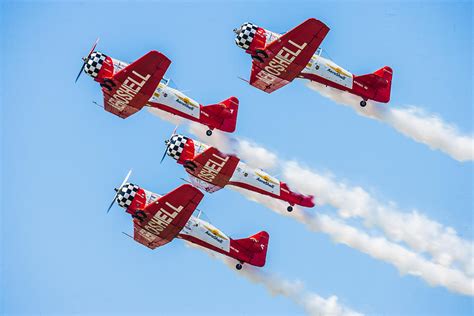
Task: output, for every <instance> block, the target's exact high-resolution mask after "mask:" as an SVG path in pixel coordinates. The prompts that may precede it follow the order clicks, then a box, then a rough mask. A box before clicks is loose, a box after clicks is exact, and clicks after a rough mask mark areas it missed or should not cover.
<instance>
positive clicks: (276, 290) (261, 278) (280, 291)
mask: <svg viewBox="0 0 474 316" xmlns="http://www.w3.org/2000/svg"><path fill="white" fill-rule="evenodd" d="M187 245H188V246H190V247H193V248H197V249H200V250H203V251H204V252H206V253H207V254H208V255H209V256H210V257H212V258H215V259H219V260H221V261H222V262H224V263H225V264H226V265H227V266H228V267H229V268H230V269H232V270H233V271H236V272H237V273H238V274H239V275H242V276H244V277H245V278H246V279H248V280H250V281H251V282H253V283H256V284H261V285H263V286H264V287H265V288H266V289H267V290H268V291H269V292H270V294H271V295H272V296H277V295H281V296H284V297H286V298H289V299H290V300H292V301H293V302H294V303H296V304H297V305H299V306H301V307H303V308H304V310H305V311H306V312H307V313H308V314H309V315H314V316H322V315H328V316H359V315H362V314H360V313H358V312H355V311H353V310H351V309H349V308H347V307H345V306H342V305H340V304H339V303H338V298H337V296H331V297H329V298H327V299H326V298H323V297H321V296H319V295H317V294H315V293H312V292H308V291H306V290H305V287H304V284H303V283H302V282H301V281H287V280H285V279H282V278H280V277H278V276H277V275H274V274H270V273H268V272H265V271H263V270H262V269H261V268H256V267H253V266H251V265H248V264H246V265H244V266H243V268H242V270H240V271H237V270H236V269H235V264H236V261H235V260H233V259H231V258H229V257H226V256H224V255H221V254H219V253H216V252H213V251H210V250H208V249H206V248H203V247H199V246H197V245H194V244H192V243H189V242H187Z"/></svg>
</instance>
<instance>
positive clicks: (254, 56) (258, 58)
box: [252, 55, 263, 63]
mask: <svg viewBox="0 0 474 316" xmlns="http://www.w3.org/2000/svg"><path fill="white" fill-rule="evenodd" d="M252 59H253V60H255V61H258V62H261V63H263V58H262V57H260V56H257V55H252Z"/></svg>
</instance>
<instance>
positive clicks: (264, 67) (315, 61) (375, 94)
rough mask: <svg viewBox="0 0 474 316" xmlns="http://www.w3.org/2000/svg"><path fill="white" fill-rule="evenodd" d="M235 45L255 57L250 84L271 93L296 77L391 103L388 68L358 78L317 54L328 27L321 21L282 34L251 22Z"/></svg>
mask: <svg viewBox="0 0 474 316" xmlns="http://www.w3.org/2000/svg"><path fill="white" fill-rule="evenodd" d="M234 32H235V33H236V34H237V36H236V38H235V43H236V44H237V46H239V47H240V48H242V49H244V50H245V52H246V53H248V54H250V55H251V56H252V59H253V62H252V71H251V74H250V82H249V83H250V84H251V85H252V86H254V87H256V88H258V89H260V90H263V91H265V92H267V93H271V92H273V91H275V90H277V89H279V88H281V87H283V86H285V85H287V84H288V83H290V82H291V81H293V79H295V78H302V79H308V80H311V81H316V82H319V83H321V84H324V85H326V86H331V87H334V88H336V89H339V90H344V91H348V92H350V93H352V94H355V95H358V96H360V97H361V98H362V100H361V101H360V105H361V106H363V107H364V106H366V105H367V100H369V99H370V100H374V101H377V102H383V103H387V102H389V101H390V90H391V85H392V73H393V72H392V69H391V68H390V67H388V66H385V67H383V68H381V69H379V70H377V71H375V72H374V73H372V74H367V75H361V76H356V75H353V74H351V73H350V72H348V71H347V70H345V69H343V68H341V67H340V66H338V65H336V64H335V63H334V62H332V61H331V60H329V59H326V58H323V57H322V56H320V52H321V50H319V53H316V54H315V52H316V50H317V49H318V47H319V45H320V44H321V42H322V41H323V39H324V37H325V36H326V34H327V33H328V32H329V28H328V27H327V26H326V25H325V24H324V23H323V22H321V21H318V20H316V19H313V18H311V19H308V20H306V21H304V22H303V23H301V24H300V25H298V26H297V27H295V28H294V29H292V30H291V31H289V32H287V33H285V34H283V35H281V34H277V33H274V32H271V31H269V30H266V29H264V28H261V27H259V26H257V25H255V24H252V23H244V24H243V25H242V26H241V27H240V28H239V29H234Z"/></svg>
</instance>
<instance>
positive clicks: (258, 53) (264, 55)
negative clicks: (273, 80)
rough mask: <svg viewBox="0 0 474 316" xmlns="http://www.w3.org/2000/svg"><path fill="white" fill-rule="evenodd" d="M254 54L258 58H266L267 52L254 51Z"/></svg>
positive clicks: (261, 50)
mask: <svg viewBox="0 0 474 316" xmlns="http://www.w3.org/2000/svg"><path fill="white" fill-rule="evenodd" d="M255 54H256V55H257V56H259V57H260V58H268V54H267V52H266V51H264V50H263V49H256V50H255Z"/></svg>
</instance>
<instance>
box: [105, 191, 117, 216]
mask: <svg viewBox="0 0 474 316" xmlns="http://www.w3.org/2000/svg"><path fill="white" fill-rule="evenodd" d="M116 198H117V193H115V196H114V199H113V200H112V203H110V205H109V208H108V209H107V214H109V212H110V209H111V208H112V206H114V203H115V199H116Z"/></svg>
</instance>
